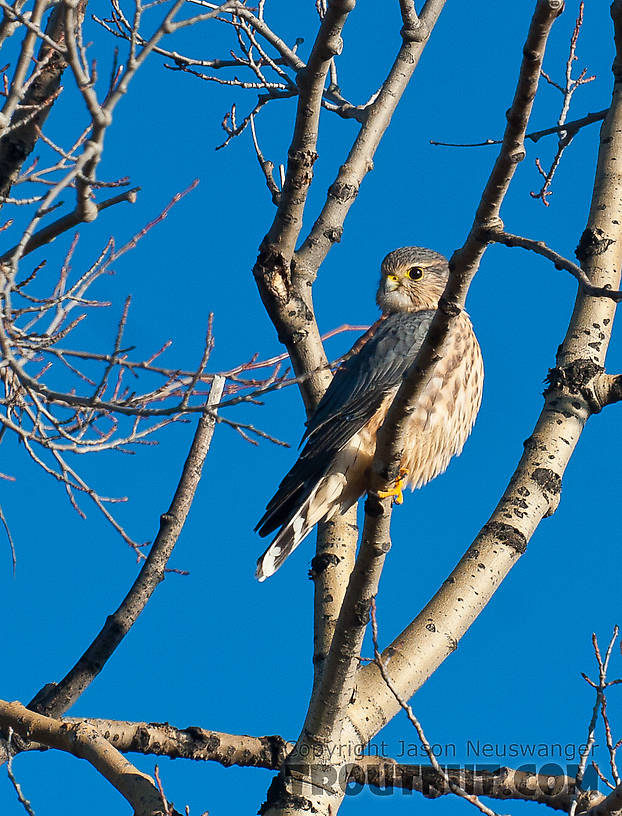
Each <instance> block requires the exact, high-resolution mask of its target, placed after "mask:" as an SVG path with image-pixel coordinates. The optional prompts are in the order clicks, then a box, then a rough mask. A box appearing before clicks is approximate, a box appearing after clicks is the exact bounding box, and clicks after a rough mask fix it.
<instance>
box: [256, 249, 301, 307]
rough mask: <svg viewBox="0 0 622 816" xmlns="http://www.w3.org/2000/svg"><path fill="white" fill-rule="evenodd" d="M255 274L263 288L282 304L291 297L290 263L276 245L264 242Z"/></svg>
mask: <svg viewBox="0 0 622 816" xmlns="http://www.w3.org/2000/svg"><path fill="white" fill-rule="evenodd" d="M253 275H254V276H255V278H256V279H257V281H258V283H259V285H260V287H261V288H263V289H264V290H265V291H267V293H268V295H269V296H270V297H271V298H274V299H275V300H276V301H278V302H279V303H281V304H284V303H287V301H288V300H289V299H290V293H291V287H292V277H291V269H290V264H289V263H288V262H287V261H286V259H285V257H284V255H283V254H282V253H281V252H279V251H278V250H277V249H276V248H275V247H274V246H272V245H270V244H268V243H266V242H265V241H264V242H262V244H261V246H260V247H259V255H258V256H257V261H256V263H255V266H254V268H253Z"/></svg>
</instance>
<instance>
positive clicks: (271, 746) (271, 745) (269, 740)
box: [261, 734, 288, 770]
mask: <svg viewBox="0 0 622 816" xmlns="http://www.w3.org/2000/svg"><path fill="white" fill-rule="evenodd" d="M261 743H262V745H263V752H264V753H265V755H266V759H268V761H269V762H270V765H271V767H272V768H274V769H275V770H277V769H278V768H280V767H281V765H282V764H283V762H284V760H285V757H286V756H287V753H288V746H287V742H285V740H284V739H283V737H279V736H278V735H277V734H275V735H272V736H269V737H261Z"/></svg>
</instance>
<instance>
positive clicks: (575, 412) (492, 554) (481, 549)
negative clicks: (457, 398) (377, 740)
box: [351, 2, 622, 736]
mask: <svg viewBox="0 0 622 816" xmlns="http://www.w3.org/2000/svg"><path fill="white" fill-rule="evenodd" d="M538 7H539V8H541V4H540V3H539V4H538ZM551 10H552V11H553V9H551ZM612 14H613V16H614V25H615V30H616V43H617V47H618V57H617V58H616V62H615V63H614V75H615V77H616V79H617V78H618V76H619V73H620V70H622V69H621V68H620V66H622V58H621V56H620V53H621V52H620V48H621V47H622V35H621V34H620V31H622V5H621V4H620V3H619V2H615V3H614V5H613V11H612ZM511 121H512V117H510V123H511ZM621 121H622V93H621V90H620V87H619V85H618V84H615V85H614V90H613V100H612V106H611V108H610V110H609V113H608V116H607V118H606V119H605V122H604V124H603V130H602V133H601V146H600V151H599V157H598V165H597V171H596V181H595V188H594V196H593V200H592V207H591V211H590V216H589V220H588V225H587V229H586V231H585V232H584V235H583V238H582V240H581V242H580V249H579V257H580V259H581V260H582V263H583V268H584V270H585V271H586V272H587V274H588V277H589V280H590V281H591V282H592V284H593V285H595V286H606V285H607V284H608V285H609V286H611V287H612V288H615V287H616V286H617V285H618V283H619V271H618V270H619V269H620V262H621V260H622V258H621V257H620V253H621V251H622V248H621V245H620V241H619V234H620V233H619V230H620V227H619V224H620V222H621V221H622V204H621V202H622V176H621V175H620V172H619V169H618V168H617V159H616V157H617V156H618V155H619V151H620V150H621V149H622V141H621V137H620V135H619V132H620V124H619V123H620V122H621ZM516 149H517V150H518V151H520V145H518V146H517V147H516ZM504 176H505V174H502V175H501V178H498V180H499V181H501V180H502V178H503V177H504ZM495 177H496V171H493V178H491V181H492V180H493V179H494V178H495ZM487 190H490V192H489V197H490V199H491V200H492V201H493V202H494V201H496V200H497V199H496V197H494V196H493V195H492V193H493V190H492V188H491V187H490V183H489V185H488V187H487ZM490 209H491V208H490V207H489V204H488V201H487V200H486V197H485V198H484V199H483V201H482V205H480V213H481V214H482V215H485V216H486V218H485V219H482V220H484V221H485V220H488V219H490ZM494 209H495V208H494V207H492V212H493V213H494ZM480 218H481V216H480ZM491 220H492V219H491ZM477 224H478V221H477V220H476V225H475V226H474V230H475V234H474V233H473V232H472V234H471V236H470V239H469V242H468V243H467V246H466V247H465V250H462V251H461V252H460V253H459V254H458V256H457V258H456V256H454V265H457V264H459V263H460V264H461V263H462V262H463V259H464V257H465V254H466V257H467V258H468V257H469V255H470V256H471V257H472V256H473V255H476V254H478V253H479V252H480V251H481V242H482V239H483V237H484V236H485V234H486V233H485V232H484V234H483V235H482V233H481V232H479V230H478V227H477ZM478 234H479V236H480V237H479V238H478ZM614 236H615V237H614ZM466 250H468V251H466ZM614 270H615V271H614ZM614 310H615V304H614V303H613V302H612V301H611V300H609V299H606V298H594V297H591V296H589V295H586V294H585V293H583V292H581V291H580V292H579V293H578V296H577V302H576V306H575V311H574V314H573V317H572V321H571V324H570V326H569V329H568V332H567V335H566V339H565V340H564V342H563V344H562V346H561V347H560V350H559V353H558V358H557V367H558V369H560V370H562V371H563V372H564V373H565V376H566V375H567V376H566V379H565V380H564V381H563V382H562V381H560V379H559V378H557V379H556V381H555V385H554V387H552V388H549V389H548V390H547V392H546V395H545V398H546V401H545V406H544V409H543V412H542V414H541V417H540V419H539V421H538V424H537V426H536V428H535V430H534V432H533V434H532V436H531V437H530V439H529V440H527V442H526V443H525V453H524V455H523V458H522V459H521V462H520V463H519V466H518V468H517V470H516V472H515V474H514V476H513V477H512V480H511V482H510V485H509V486H508V488H507V490H506V492H505V494H504V496H503V497H502V499H501V501H500V503H499V505H498V506H497V508H496V510H495V512H494V514H493V516H492V517H491V519H490V520H489V521H488V523H487V524H486V525H485V526H484V528H483V529H482V531H481V532H480V534H479V535H478V537H477V538H476V540H475V541H474V542H473V544H472V545H471V547H469V549H468V550H467V552H466V554H465V555H464V557H463V558H462V560H461V561H460V563H459V564H458V565H457V567H456V568H455V570H454V571H453V573H452V574H451V576H450V577H449V578H448V579H447V581H445V583H444V584H443V586H442V588H441V589H440V590H439V591H438V592H437V593H436V595H435V596H434V598H433V599H432V600H431V601H430V603H429V604H428V605H427V606H426V607H425V609H423V610H422V612H421V613H420V614H419V615H418V616H417V618H416V619H415V620H414V621H413V622H412V623H411V624H410V626H409V627H408V628H407V629H406V630H405V631H404V632H402V633H401V634H400V635H399V636H398V637H397V638H396V640H395V641H394V642H393V644H392V645H391V646H390V647H389V649H390V650H391V651H390V653H391V669H392V676H393V680H394V682H395V683H396V685H397V687H398V689H399V690H400V693H401V694H402V695H403V696H404V697H405V698H408V697H410V696H411V695H412V693H413V692H414V691H415V690H416V689H417V688H419V687H420V685H421V684H422V683H423V682H425V680H426V679H427V677H428V676H429V675H430V673H431V672H432V671H434V669H435V668H436V667H437V666H438V665H439V664H440V662H442V661H443V660H444V659H445V658H446V657H447V656H448V655H449V654H450V653H451V652H452V651H453V649H455V647H456V645H457V642H458V640H459V638H460V637H461V636H462V634H463V633H464V632H465V631H466V630H467V628H468V627H469V626H470V625H471V623H472V622H473V621H474V620H475V618H476V617H477V616H478V614H479V613H480V611H481V610H482V609H483V607H484V606H485V604H486V603H487V602H488V600H489V598H490V597H491V596H492V594H493V593H494V592H495V591H496V589H497V587H498V586H499V584H500V582H501V581H502V580H503V578H504V577H505V575H506V574H507V572H509V570H510V569H511V567H512V566H513V565H514V564H515V563H516V561H517V560H518V558H519V557H520V555H521V554H522V553H523V552H524V551H525V548H526V546H527V542H528V541H529V539H530V537H531V535H532V534H533V531H534V530H535V528H536V526H537V525H538V524H539V522H540V521H541V520H542V518H544V517H546V516H549V515H551V514H552V513H553V512H554V510H555V508H556V506H557V503H558V500H559V494H560V488H561V476H562V474H563V472H564V470H565V468H566V466H567V464H568V461H569V458H570V455H571V453H572V451H573V449H574V447H575V445H576V442H577V440H578V437H579V435H580V433H581V431H582V429H583V426H584V424H585V421H586V420H587V418H588V417H589V415H590V412H591V410H592V409H591V407H590V403H589V401H588V400H587V398H586V397H585V395H584V394H585V388H586V387H588V386H589V383H590V382H591V381H592V380H593V379H594V378H597V377H600V375H601V374H602V364H603V362H604V357H605V352H606V349H607V344H608V340H609V337H610V331H611V325H610V324H611V318H612V317H613V312H614ZM596 327H597V328H596ZM577 394H578V396H577ZM385 652H386V653H388V650H385ZM382 686H383V681H382V678H381V677H380V675H379V673H378V670H377V669H376V668H375V667H374V666H367V667H365V668H364V669H362V670H361V672H360V677H359V683H358V690H359V698H358V700H357V701H356V703H355V704H354V706H352V707H351V709H352V714H351V716H352V718H353V728H354V730H355V732H356V733H359V734H360V733H363V734H365V736H371V735H373V734H374V733H376V732H377V730H379V728H381V727H382V725H383V724H384V722H386V719H387V717H390V716H392V714H393V712H394V711H395V710H396V704H395V701H394V699H393V700H391V697H389V696H388V695H387V694H386V693H384V692H383V690H382ZM357 729H358V730H357Z"/></svg>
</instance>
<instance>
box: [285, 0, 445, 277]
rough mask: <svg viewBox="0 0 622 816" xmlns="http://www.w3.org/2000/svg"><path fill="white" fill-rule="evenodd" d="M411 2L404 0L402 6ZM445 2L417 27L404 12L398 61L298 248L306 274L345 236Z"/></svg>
mask: <svg viewBox="0 0 622 816" xmlns="http://www.w3.org/2000/svg"><path fill="white" fill-rule="evenodd" d="M407 5H408V3H406V2H405V3H404V4H403V7H402V8H404V6H407ZM411 5H412V4H411ZM443 6H444V0H427V2H426V3H425V5H424V7H423V9H422V12H421V15H420V17H419V19H418V22H419V25H418V26H414V27H413V25H414V24H413V22H412V20H410V18H409V17H408V16H405V18H404V28H403V29H402V37H403V42H402V45H401V47H400V49H399V51H398V53H397V56H396V58H395V62H394V63H393V65H392V67H391V70H390V71H389V74H388V76H387V78H386V80H385V81H384V83H383V85H382V88H381V89H380V92H379V93H378V96H377V98H376V99H375V100H374V102H373V104H372V105H371V106H370V107H369V109H368V115H367V117H366V120H365V122H364V124H363V125H362V126H361V129H360V130H359V133H358V135H357V137H356V139H355V141H354V144H353V145H352V148H351V150H350V153H349V155H348V158H347V159H346V161H345V162H344V164H343V165H342V166H341V167H340V169H339V173H338V174H337V178H336V179H335V181H334V182H333V184H332V185H331V186H330V188H329V190H328V196H327V199H326V203H325V204H324V207H323V208H322V211H321V213H320V215H319V216H318V218H317V220H316V222H315V224H314V225H313V228H312V230H311V232H310V233H309V235H308V236H307V238H306V239H305V241H304V243H303V244H302V246H301V248H300V249H299V250H298V252H297V253H296V264H297V266H298V267H300V268H301V270H302V271H303V272H306V274H311V273H312V272H313V271H314V270H317V269H318V268H319V266H320V264H321V263H322V261H323V260H324V258H325V257H326V255H327V254H328V252H329V250H330V248H331V247H332V246H333V244H334V243H335V242H336V241H339V240H340V239H341V233H342V231H343V223H344V221H345V218H346V215H347V214H348V212H349V210H350V207H351V206H352V204H353V203H354V201H355V200H356V197H357V195H358V192H359V187H360V185H361V183H362V181H363V179H364V178H365V176H366V175H367V173H368V172H369V171H370V170H372V169H373V157H374V154H375V153H376V149H377V147H378V145H379V144H380V141H381V139H382V137H383V135H384V132H385V131H386V129H387V127H388V126H389V124H390V122H391V118H392V116H393V114H394V113H395V109H396V108H397V105H398V103H399V101H400V99H401V98H402V95H403V93H404V91H405V90H406V87H407V86H408V83H409V81H410V79H411V77H412V75H413V73H414V71H415V69H416V67H417V65H418V63H419V59H420V57H421V54H422V53H423V49H424V48H425V46H426V44H427V41H428V38H429V34H430V33H431V31H432V29H433V28H434V26H435V24H436V21H437V20H438V17H439V15H440V13H441V11H442V9H443ZM413 13H414V12H413ZM415 19H416V15H415ZM415 35H416V36H417V37H418V39H417V38H416V36H415ZM307 270H308V271H307Z"/></svg>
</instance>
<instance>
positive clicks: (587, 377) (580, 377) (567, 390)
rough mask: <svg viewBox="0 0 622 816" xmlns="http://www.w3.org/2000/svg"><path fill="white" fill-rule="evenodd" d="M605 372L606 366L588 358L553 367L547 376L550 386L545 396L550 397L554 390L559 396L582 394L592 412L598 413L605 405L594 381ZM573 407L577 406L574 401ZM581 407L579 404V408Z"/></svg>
mask: <svg viewBox="0 0 622 816" xmlns="http://www.w3.org/2000/svg"><path fill="white" fill-rule="evenodd" d="M603 372H604V368H603V367H602V366H601V365H598V363H595V362H593V361H592V360H586V359H580V360H574V362H572V363H570V364H569V365H567V366H557V367H555V368H551V369H550V370H549V373H548V376H547V378H546V382H547V383H548V387H547V388H546V390H545V392H544V396H545V397H549V396H551V395H552V394H553V393H554V392H555V393H556V394H557V395H559V396H566V397H573V396H581V397H583V399H584V400H585V402H586V403H587V407H588V408H589V411H590V413H591V414H597V413H599V411H601V410H602V408H603V405H602V404H601V402H600V400H599V398H598V397H597V395H596V392H595V389H594V381H595V380H596V378H597V377H600V376H601V375H602V374H603ZM553 407H554V406H553ZM573 407H577V406H574V403H573ZM580 407H581V405H580V404H579V405H578V408H580Z"/></svg>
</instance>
